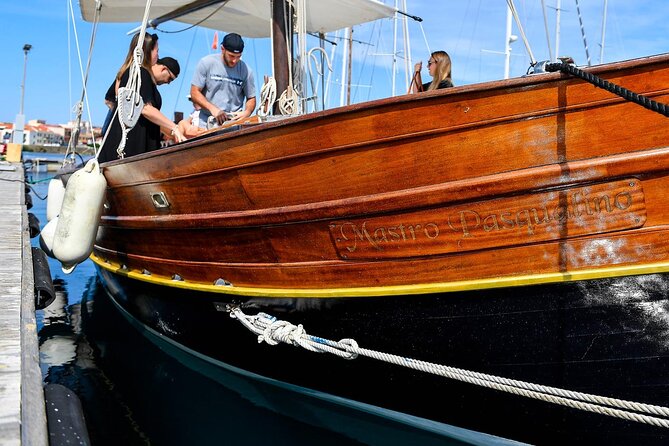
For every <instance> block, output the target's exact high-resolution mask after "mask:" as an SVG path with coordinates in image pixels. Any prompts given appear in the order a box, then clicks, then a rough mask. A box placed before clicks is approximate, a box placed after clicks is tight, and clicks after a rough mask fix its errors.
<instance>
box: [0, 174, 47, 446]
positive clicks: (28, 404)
mask: <svg viewBox="0 0 669 446" xmlns="http://www.w3.org/2000/svg"><path fill="white" fill-rule="evenodd" d="M44 406H45V405H44V391H43V387H42V375H41V372H40V367H39V348H38V341H37V325H36V322H35V299H34V278H33V266H32V254H31V247H30V235H29V232H28V213H27V210H26V206H25V183H24V172H23V166H22V165H21V164H16V163H15V164H0V445H2V446H4V445H39V446H41V445H45V446H46V445H48V433H47V425H46V414H45V407H44Z"/></svg>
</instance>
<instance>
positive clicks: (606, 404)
mask: <svg viewBox="0 0 669 446" xmlns="http://www.w3.org/2000/svg"><path fill="white" fill-rule="evenodd" d="M228 311H229V313H230V317H231V318H233V319H237V320H238V321H239V322H241V323H242V324H243V325H244V326H245V327H246V328H247V329H249V330H250V331H251V332H253V333H254V334H256V335H257V336H258V343H262V342H263V341H264V342H266V343H267V344H269V345H278V344H280V343H286V344H291V345H294V346H297V347H302V348H304V349H306V350H309V351H311V352H316V353H330V354H333V355H336V356H339V357H341V358H344V359H350V360H352V359H356V358H357V357H358V356H360V355H362V356H366V357H368V358H372V359H376V360H379V361H383V362H387V363H390V364H395V365H399V366H402V367H407V368H410V369H414V370H418V371H421V372H425V373H431V374H433V375H437V376H443V377H446V378H451V379H455V380H458V381H462V382H466V383H469V384H474V385H477V386H481V387H486V388H489V389H496V390H500V391H503V392H508V393H512V394H514V395H519V396H524V397H528V398H533V399H537V400H540V401H546V402H550V403H554V404H559V405H563V406H567V407H571V408H574V409H579V410H584V411H588V412H594V413H598V414H601V415H608V416H611V417H616V418H621V419H624V420H628V421H636V422H639V423H645V424H650V425H653V426H658V427H665V428H669V420H668V419H665V418H660V417H666V418H669V408H668V407H664V406H656V405H652V404H645V403H638V402H634V401H627V400H621V399H617V398H609V397H605V396H601V395H593V394H588V393H582V392H575V391H571V390H566V389H560V388H557V387H550V386H544V385H540V384H534V383H529V382H525V381H519V380H514V379H508V378H503V377H500V376H495V375H488V374H485V373H478V372H473V371H470V370H465V369H459V368H455V367H449V366H445V365H441V364H434V363H431V362H426V361H421V360H417V359H413V358H408V357H404V356H398V355H393V354H389V353H383V352H379V351H376V350H370V349H366V348H362V347H359V346H358V343H357V342H356V341H355V340H353V339H342V340H340V341H332V340H329V339H324V338H320V337H317V336H312V335H309V334H307V332H306V331H305V330H304V327H303V326H302V325H301V324H299V325H293V324H292V323H290V322H288V321H281V320H277V318H275V317H274V316H270V315H268V314H266V313H258V314H256V315H247V314H245V313H244V312H243V311H242V310H241V309H240V308H239V307H230V308H228Z"/></svg>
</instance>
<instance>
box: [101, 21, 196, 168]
mask: <svg viewBox="0 0 669 446" xmlns="http://www.w3.org/2000/svg"><path fill="white" fill-rule="evenodd" d="M146 36H148V38H145V39H144V47H143V49H144V58H143V60H142V66H141V67H140V77H141V82H142V85H141V87H140V90H139V95H140V96H141V98H142V100H143V101H144V107H143V108H142V111H141V116H140V117H139V119H138V121H137V123H136V124H135V126H134V127H133V128H132V130H130V131H129V132H128V139H127V141H126V144H125V150H124V156H132V155H138V154H140V153H144V152H149V151H151V150H156V149H159V148H160V141H161V136H160V128H161V127H163V128H165V129H169V130H167V131H168V132H171V133H172V135H173V136H174V137H175V140H176V142H181V141H185V138H184V137H183V135H182V134H181V131H180V130H179V128H178V127H177V125H176V124H174V122H172V120H170V119H169V118H168V117H167V116H165V115H163V114H162V113H161V112H160V107H161V106H162V102H163V101H162V97H161V96H160V93H159V92H158V87H157V85H156V81H155V79H154V77H153V73H152V71H151V66H152V64H153V63H154V61H153V54H152V53H153V52H156V54H157V51H155V49H156V46H155V44H154V43H155V40H154V39H152V38H151V37H150V36H151V35H150V34H147V35H146ZM133 41H134V42H137V39H133ZM134 50H135V47H134V46H133V45H132V43H131V45H130V49H129V50H128V57H126V62H125V63H124V64H123V66H122V67H121V70H120V71H119V74H120V75H117V79H118V80H119V81H118V84H117V85H119V86H125V85H126V84H127V83H128V79H129V77H130V67H131V64H132V53H133V51H134ZM118 100H123V98H118ZM122 137H123V132H122V130H121V124H120V123H119V120H118V116H117V117H116V118H115V119H114V120H113V121H112V122H111V126H110V129H109V135H108V136H107V139H106V140H105V143H104V144H103V146H102V150H101V152H100V155H99V157H98V160H99V161H100V162H101V163H103V162H106V161H112V160H115V159H118V153H117V151H116V149H117V148H118V147H119V144H120V143H121V138H122Z"/></svg>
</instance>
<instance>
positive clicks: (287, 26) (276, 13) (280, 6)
mask: <svg viewBox="0 0 669 446" xmlns="http://www.w3.org/2000/svg"><path fill="white" fill-rule="evenodd" d="M288 8H289V6H288V5H287V3H286V0H272V54H273V55H274V60H273V63H274V80H275V81H276V94H277V97H279V96H281V94H282V93H283V92H284V91H286V89H287V88H288V83H289V79H290V73H289V70H288V63H289V58H288V55H289V54H292V45H291V43H292V28H293V27H292V22H293V20H292V15H290V14H287V13H286V11H287V10H288ZM286 36H289V38H286ZM279 113H280V112H279V105H278V103H276V104H274V114H279Z"/></svg>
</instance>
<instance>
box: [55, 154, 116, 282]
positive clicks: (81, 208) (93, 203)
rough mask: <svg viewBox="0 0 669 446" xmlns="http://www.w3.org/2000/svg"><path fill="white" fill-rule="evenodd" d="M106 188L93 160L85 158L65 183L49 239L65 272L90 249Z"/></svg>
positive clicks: (103, 178) (87, 253) (83, 257)
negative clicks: (54, 229) (56, 217)
mask: <svg viewBox="0 0 669 446" xmlns="http://www.w3.org/2000/svg"><path fill="white" fill-rule="evenodd" d="M106 189H107V180H105V177H104V175H103V174H102V171H101V170H100V164H99V163H98V161H97V159H91V160H89V161H88V162H87V163H86V165H85V166H84V167H83V168H82V169H80V170H78V171H76V172H75V173H73V174H72V177H70V179H69V180H68V182H67V187H66V188H65V194H64V196H63V205H62V207H61V210H60V214H59V215H58V223H57V225H56V232H55V234H54V239H53V254H54V256H55V257H56V258H57V259H58V260H60V262H61V263H62V268H63V272H64V273H65V274H69V273H71V272H72V270H74V267H75V266H77V264H78V263H80V262H82V261H84V260H86V258H88V256H89V255H90V254H91V252H92V251H93V243H94V242H95V236H96V234H97V229H98V224H99V222H100V215H101V214H102V205H103V203H104V198H105V190H106Z"/></svg>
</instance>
